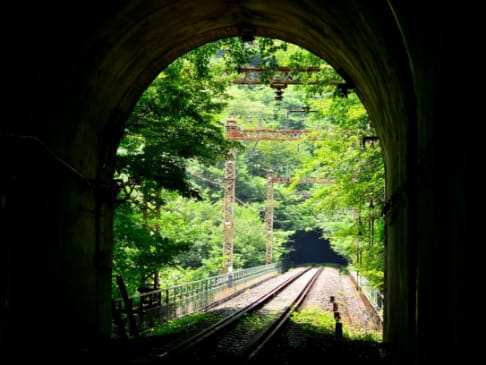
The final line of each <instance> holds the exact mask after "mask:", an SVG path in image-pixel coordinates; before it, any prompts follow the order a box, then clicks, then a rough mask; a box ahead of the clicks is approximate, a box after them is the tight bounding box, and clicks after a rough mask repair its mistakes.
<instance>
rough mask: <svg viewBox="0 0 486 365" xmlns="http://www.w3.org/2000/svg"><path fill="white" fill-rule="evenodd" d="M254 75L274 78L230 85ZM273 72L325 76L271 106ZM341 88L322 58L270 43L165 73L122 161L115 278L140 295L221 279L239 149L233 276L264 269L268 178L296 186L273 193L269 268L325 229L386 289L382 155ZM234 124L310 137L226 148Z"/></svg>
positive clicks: (225, 47)
mask: <svg viewBox="0 0 486 365" xmlns="http://www.w3.org/2000/svg"><path fill="white" fill-rule="evenodd" d="M245 65H252V66H259V67H263V68H264V69H265V70H267V72H265V73H264V74H263V77H262V79H263V83H262V84H259V85H235V84H234V83H233V81H234V80H236V79H238V78H240V77H241V75H240V73H239V71H240V68H241V67H242V66H245ZM276 66H285V67H290V68H294V69H297V68H304V67H318V68H319V72H313V73H312V75H310V76H309V75H305V78H304V76H303V75H302V74H303V73H299V72H297V71H296V72H294V73H292V77H293V79H295V80H299V81H301V83H300V84H296V85H289V86H288V87H285V88H284V89H282V91H283V93H282V98H281V100H276V97H275V96H276V92H275V89H274V88H272V87H270V86H269V84H270V81H271V79H272V70H274V69H275V67H276ZM337 84H341V85H342V84H344V81H343V79H342V77H341V76H340V75H339V74H338V73H337V72H335V71H334V70H333V69H332V68H331V67H330V66H329V65H327V64H326V63H325V62H324V61H323V60H321V59H318V58H317V57H315V56H314V55H312V54H311V53H309V52H307V51H305V50H303V49H301V48H298V47H296V46H294V45H291V44H288V43H284V42H281V41H274V40H270V39H266V38H257V39H256V40H255V41H253V42H247V43H244V42H242V41H241V40H239V39H236V38H235V39H227V40H221V41H218V42H215V43H211V44H208V45H205V46H203V47H200V48H198V49H195V50H193V51H191V52H189V53H188V54H186V55H184V56H183V57H180V58H179V59H178V60H177V61H175V62H174V63H173V64H171V65H170V66H169V67H167V68H166V69H165V70H164V71H163V72H162V73H161V74H160V75H159V76H158V77H157V78H156V79H155V80H154V81H153V83H152V84H151V86H150V87H149V88H148V89H147V90H146V91H145V93H144V94H143V95H142V96H141V98H140V100H139V102H138V104H137V105H136V107H135V109H134V110H133V112H132V115H131V117H130V119H129V121H128V122H127V125H126V127H125V135H124V137H123V140H122V143H121V145H120V148H119V151H118V156H117V160H118V164H117V174H116V176H115V178H116V181H117V182H118V186H119V189H120V190H119V194H118V203H117V204H118V206H117V209H116V216H115V227H114V241H115V243H114V244H115V249H114V258H113V261H114V268H113V276H114V277H115V276H116V275H121V276H122V277H123V278H124V280H125V282H126V284H127V286H128V288H129V291H130V293H135V291H136V289H137V288H138V287H140V286H142V285H144V284H152V285H153V282H154V280H155V281H156V282H158V283H159V285H160V286H169V285H174V284H176V283H179V282H184V281H190V280H195V279H198V278H202V277H205V276H208V275H215V274H219V273H220V271H221V264H222V242H223V222H222V221H223V189H222V183H223V179H224V162H225V159H226V158H227V153H228V151H229V149H230V148H232V147H236V148H237V153H236V156H237V157H236V173H237V178H236V192H235V200H236V203H235V240H234V269H235V270H237V269H240V268H246V267H251V266H256V265H262V264H264V263H265V244H266V241H265V226H264V209H265V204H266V189H267V182H266V174H267V171H268V170H273V171H274V174H275V175H276V176H280V177H282V178H292V179H293V182H292V183H291V184H284V183H278V184H275V186H274V189H275V194H274V199H275V207H274V225H273V261H278V260H280V258H281V257H282V255H285V253H286V252H287V251H288V248H287V247H288V245H286V242H287V241H288V240H289V237H291V236H292V234H294V233H295V232H296V231H297V230H309V231H311V230H318V231H320V232H323V235H324V237H325V238H327V239H329V240H330V242H331V245H332V247H333V248H334V249H335V251H336V252H338V253H339V254H342V255H343V256H345V257H346V258H348V260H349V261H350V262H351V263H352V265H353V266H354V267H355V268H356V269H357V270H359V271H360V272H361V273H362V274H364V275H365V276H367V277H368V278H369V279H370V280H371V281H372V282H373V283H374V285H375V286H376V287H378V288H381V286H382V279H383V244H384V242H383V241H384V232H383V230H384V228H383V227H384V224H383V219H382V217H381V208H382V204H383V197H384V184H385V182H384V166H383V159H382V155H381V150H380V145H379V141H378V140H376V138H375V132H374V128H373V121H372V120H370V119H369V117H368V115H367V113H366V110H365V108H364V107H363V105H362V104H361V102H360V100H359V98H358V97H357V95H356V94H355V93H354V92H353V91H352V89H351V90H347V89H346V88H342V87H339V86H337ZM228 118H234V119H235V120H236V122H237V124H238V126H239V127H241V128H243V129H244V130H245V129H275V130H281V129H306V130H312V131H313V133H311V134H309V135H308V136H307V137H306V138H304V139H302V140H298V141H263V140H253V141H229V140H227V139H226V136H225V122H226V120H227V119H228ZM305 179H307V180H305ZM306 181H307V183H305V182H306ZM309 181H315V182H317V183H308V182H309ZM114 283H115V281H114ZM114 289H115V290H113V293H114V294H113V295H114V296H117V295H118V291H117V290H116V287H114Z"/></svg>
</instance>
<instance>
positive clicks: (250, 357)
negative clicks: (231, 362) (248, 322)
mask: <svg viewBox="0 0 486 365" xmlns="http://www.w3.org/2000/svg"><path fill="white" fill-rule="evenodd" d="M322 270H323V268H322V267H321V268H319V269H318V270H317V271H316V273H315V274H314V275H313V276H312V278H311V279H310V280H309V282H308V283H307V284H306V286H305V287H304V289H303V290H302V291H301V292H300V294H299V295H298V297H297V298H295V300H294V301H293V302H292V303H291V304H290V305H288V306H287V307H286V308H285V309H284V310H283V311H282V313H281V314H280V315H279V316H278V318H277V319H276V320H275V321H273V322H272V323H271V324H270V325H269V326H268V328H267V329H266V330H265V331H262V332H261V333H260V335H258V336H257V337H255V338H254V339H253V340H252V342H251V344H250V345H249V346H248V347H247V349H246V350H245V351H244V352H243V354H242V355H243V356H244V361H243V363H244V364H248V363H250V362H251V361H254V360H255V358H256V356H257V355H258V354H259V353H260V351H261V350H262V349H263V347H264V346H265V345H266V344H267V343H268V342H269V341H270V340H271V339H272V338H273V337H274V336H275V335H276V334H277V333H278V331H279V330H280V328H282V326H283V325H284V324H285V323H287V320H288V319H289V317H290V315H291V314H292V312H294V311H295V310H297V309H298V308H299V307H300V306H301V304H302V302H303V301H304V299H305V298H306V297H307V295H308V294H309V292H310V290H311V288H312V286H313V285H314V283H315V282H316V280H317V278H318V277H319V275H320V274H321V273H322ZM250 351H251V352H250Z"/></svg>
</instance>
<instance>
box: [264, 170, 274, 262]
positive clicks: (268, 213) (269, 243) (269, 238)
mask: <svg viewBox="0 0 486 365" xmlns="http://www.w3.org/2000/svg"><path fill="white" fill-rule="evenodd" d="M273 179H274V176H273V171H272V170H267V204H266V206H265V241H266V249H265V263H266V264H271V263H272V248H273V206H274V200H273Z"/></svg>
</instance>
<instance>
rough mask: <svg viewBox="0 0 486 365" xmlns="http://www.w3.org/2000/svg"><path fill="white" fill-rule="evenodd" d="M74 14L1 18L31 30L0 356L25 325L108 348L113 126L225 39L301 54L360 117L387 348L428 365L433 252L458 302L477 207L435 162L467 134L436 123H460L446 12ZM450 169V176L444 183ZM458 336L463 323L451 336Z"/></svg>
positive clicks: (12, 181) (292, 4) (18, 13)
mask: <svg viewBox="0 0 486 365" xmlns="http://www.w3.org/2000/svg"><path fill="white" fill-rule="evenodd" d="M36 6H37V7H36ZM49 6H52V7H53V8H50V7H49ZM65 6H68V5H65ZM69 6H70V7H66V8H63V7H62V6H61V5H56V6H54V5H45V4H43V5H32V6H30V7H27V8H22V7H20V6H19V5H9V14H10V17H9V18H10V19H9V20H8V21H7V22H6V24H4V26H5V25H6V26H8V27H10V29H16V24H15V22H16V21H18V19H22V21H23V25H24V28H23V29H24V30H25V31H24V33H22V34H20V33H19V34H16V35H15V36H12V37H11V38H10V39H9V40H7V47H8V49H9V50H10V51H11V53H12V54H15V55H16V57H14V58H13V59H12V60H11V63H10V64H8V65H7V66H6V67H7V68H8V69H9V70H12V72H11V73H10V74H9V75H7V85H9V86H10V89H9V90H10V94H9V95H8V100H7V101H8V106H9V107H8V110H9V117H10V119H9V121H8V122H6V123H2V134H1V141H2V144H1V145H2V147H1V148H2V151H1V152H2V158H3V160H4V161H2V162H3V166H5V179H2V183H1V186H0V187H1V190H0V192H1V195H2V196H1V207H2V217H1V218H2V221H3V222H4V224H5V227H6V228H5V230H4V233H3V234H4V237H5V240H4V242H6V244H5V245H6V248H7V254H6V257H7V259H8V260H7V261H8V265H6V266H5V267H4V268H3V278H4V281H5V284H6V285H5V286H4V287H5V288H6V289H4V291H3V293H2V300H3V310H2V328H1V331H2V332H1V336H2V343H12V344H13V345H19V344H21V343H24V342H25V336H24V334H23V332H22V330H21V328H24V327H27V326H28V324H29V323H31V321H33V322H32V323H35V326H36V327H39V328H43V331H44V333H45V334H46V335H45V336H44V338H45V341H44V342H49V343H52V344H53V345H52V347H53V348H54V349H55V346H56V345H55V344H62V345H63V346H67V347H77V346H84V345H85V344H88V343H90V342H92V341H93V339H96V341H102V340H103V339H106V338H107V336H108V334H109V326H110V295H109V287H110V281H109V280H110V279H109V276H110V262H111V224H112V204H111V199H112V190H111V188H112V187H111V185H110V182H111V176H112V172H113V160H114V155H115V151H116V147H117V145H118V142H119V139H120V136H121V133H122V131H123V123H124V121H125V120H126V118H127V116H128V114H129V113H130V111H131V108H132V107H133V105H134V104H135V102H136V101H137V99H138V97H139V96H140V94H141V92H142V91H143V90H144V89H145V88H146V87H147V86H148V84H149V83H150V82H151V80H152V79H153V78H154V77H155V76H156V75H157V73H158V72H160V71H161V70H162V69H163V68H164V67H165V66H167V65H168V64H169V63H170V62H171V61H172V60H174V59H175V58H177V57H178V56H180V55H182V54H183V53H184V52H186V51H188V50H190V49H193V48H195V47H197V46H199V45H202V44H204V43H207V42H210V41H213V40H216V39H219V38H223V37H232V36H247V35H249V34H251V35H259V36H265V37H271V38H277V39H282V40H284V41H288V42H291V43H295V44H298V45H300V46H302V47H304V48H306V49H308V50H310V51H312V52H313V53H315V54H316V55H318V56H320V57H322V58H324V59H325V60H326V61H328V62H329V63H330V64H331V65H332V66H333V67H334V68H335V69H337V70H338V71H339V72H341V74H342V75H343V76H345V78H346V79H347V80H348V81H349V83H350V84H352V86H353V87H354V88H355V89H356V91H357V93H358V95H359V96H360V98H361V100H362V101H363V103H364V104H365V106H366V108H367V109H368V112H369V114H370V116H371V118H372V119H373V121H374V122H375V125H376V129H377V131H378V134H379V136H380V139H381V142H382V145H383V149H384V158H385V165H386V173H387V205H386V209H385V211H386V213H387V217H388V218H387V248H386V249H387V268H386V308H387V309H386V313H385V339H386V340H387V341H390V342H392V343H394V344H396V345H397V346H398V348H399V349H400V351H402V352H403V353H404V354H407V356H410V357H412V358H416V359H422V358H424V357H426V352H425V351H424V350H423V348H422V346H424V345H423V344H424V343H425V342H426V340H425V339H427V338H428V337H429V336H430V334H431V333H436V330H435V327H436V326H438V327H439V328H441V326H443V325H442V324H441V320H440V313H447V312H452V311H453V309H454V308H456V307H457V306H459V302H458V300H453V301H450V302H448V304H447V308H445V309H443V310H442V311H441V312H440V313H437V312H436V311H434V306H435V304H436V303H437V302H438V299H437V298H434V295H436V294H437V293H439V294H440V292H441V291H442V290H444V288H445V287H444V286H440V287H438V288H436V287H435V286H434V282H433V280H432V277H433V272H434V270H435V269H437V268H438V267H439V266H438V265H433V261H434V260H433V259H432V257H433V253H434V254H435V252H436V249H437V247H439V246H441V247H444V246H445V249H444V250H443V251H441V253H440V256H439V259H441V260H446V261H448V262H451V263H452V265H451V267H452V268H453V270H452V271H451V272H450V273H448V277H450V278H451V279H452V280H451V282H453V283H454V286H453V288H452V291H453V293H454V296H453V297H454V298H458V297H459V296H460V294H461V293H463V291H464V290H465V289H464V288H463V287H462V286H461V285H460V284H459V283H460V281H461V280H460V279H459V278H461V277H463V276H461V275H462V274H461V272H462V270H463V269H464V268H465V265H466V264H465V263H464V262H465V260H463V256H464V254H463V253H462V252H463V251H462V249H459V247H460V244H461V243H462V242H463V241H462V239H463V238H464V236H465V235H466V236H467V234H466V233H465V232H464V230H465V227H466V226H467V223H466V222H467V217H468V214H471V213H468V207H469V205H472V202H473V201H474V200H473V198H472V196H465V195H464V194H463V191H464V188H465V187H466V186H467V184H468V183H469V182H470V181H472V180H473V179H472V176H471V174H470V173H469V172H468V165H467V164H463V161H464V158H463V156H466V155H467V153H466V152H463V153H462V154H460V155H458V156H456V155H454V156H453V155H451V154H450V153H446V155H443V154H442V153H443V152H444V151H447V144H446V142H444V140H445V139H444V137H447V136H449V135H450V134H452V133H455V134H456V135H457V134H459V136H463V135H465V130H464V129H461V128H457V126H454V127H453V126H452V125H449V124H447V123H443V120H450V119H451V118H458V117H460V115H459V114H460V113H459V108H458V107H453V106H452V104H450V105H449V108H448V110H447V113H446V112H445V111H443V110H440V108H439V106H440V105H444V104H448V103H449V102H450V101H451V100H452V99H451V98H452V96H451V95H452V91H451V87H450V85H446V84H445V82H444V81H443V80H442V76H443V75H444V74H446V73H447V71H446V70H447V68H448V67H450V66H451V65H452V64H454V63H455V62H459V63H460V59H459V53H460V52H459V50H458V49H457V48H456V44H457V43H454V42H455V41H456V40H457V39H458V38H459V37H460V33H459V34H458V33H457V32H456V33H454V32H453V30H450V27H449V25H450V24H451V23H452V24H455V16H456V15H457V14H458V13H454V12H453V11H452V10H455V9H454V8H453V7H452V5H451V6H450V7H449V8H447V9H448V10H451V11H450V12H441V13H439V14H438V15H437V14H435V13H434V10H433V9H432V10H430V9H429V10H427V9H421V11H420V12H419V14H416V13H415V11H414V10H415V8H414V5H413V4H395V3H393V2H385V1H378V2H373V3H364V2H361V1H358V0H347V1H340V2H333V1H317V0H309V1H306V2H301V1H292V0H284V1H280V2H279V3H278V5H277V4H272V5H269V4H268V3H267V2H265V1H262V0H248V1H245V0H242V1H225V0H211V1H209V2H205V4H204V6H201V4H200V2H199V1H196V0H185V1H180V2H166V1H161V2H150V3H141V2H138V1H127V2H125V3H124V4H123V5H114V4H112V3H105V4H102V5H100V4H97V6H96V9H94V8H92V7H91V6H90V4H89V3H86V4H78V5H76V6H71V5H69ZM433 15H437V16H435V17H432V16H433ZM430 18H434V19H435V23H434V26H433V27H431V26H430V22H429V19H430ZM441 30H446V31H445V32H441ZM26 37H27V38H28V39H26ZM440 56H443V59H441V60H440V62H439V57H440ZM446 56H447V57H446ZM443 60H447V61H446V62H442V61H443ZM7 62H8V61H7ZM33 65H34V67H33ZM27 71H29V72H27ZM455 85H456V86H458V87H460V86H462V81H461V80H459V79H457V80H455ZM25 100H28V101H29V103H28V108H26V107H25V105H26V101H25ZM54 101H55V103H54ZM438 127H440V128H438ZM431 162H433V163H431ZM450 164H452V165H453V167H454V168H455V172H456V173H455V175H454V179H453V181H452V180H451V181H449V182H444V172H443V171H444V168H446V167H447V166H449V165H450ZM430 166H432V168H431V169H429V168H428V167H430ZM470 166H473V165H472V162H471V165H470ZM447 176H449V177H452V176H453V175H452V174H451V173H449V175H447ZM439 180H440V183H439V187H438V188H437V185H436V182H437V181H439ZM422 181H425V184H422ZM429 182H431V184H430V185H428V183H429ZM431 186H432V187H431ZM445 194H448V196H449V199H447V200H446V201H444V199H443V196H444V195H445ZM419 198H420V199H419ZM448 212H449V213H451V214H448ZM451 217H455V218H457V219H452V218H451ZM443 221H446V222H450V224H449V225H448V229H447V230H444V229H442V230H439V229H438V228H433V227H435V226H436V225H438V224H440V223H442V222H443ZM423 227H427V228H425V229H424V228H423ZM442 227H443V225H442ZM38 242H47V243H48V244H46V245H38ZM32 272H35V273H36V275H37V279H36V280H35V281H34V282H33V281H32V280H31V278H32ZM26 283H28V290H26ZM46 287H47V288H53V289H55V290H52V291H50V293H51V296H52V297H51V298H49V300H47V299H46V301H45V302H44V301H42V302H41V303H38V304H37V305H36V307H35V313H39V314H40V313H42V315H37V316H35V318H32V317H29V316H26V315H25V313H28V312H29V311H32V307H31V301H30V300H29V299H30V298H31V297H43V294H44V293H45V291H46ZM52 302H57V303H66V305H63V306H62V307H56V306H54V307H53V306H51V305H50V304H49V303H52ZM66 318H69V321H66V320H64V319H66ZM461 325H462V324H461V321H460V318H459V316H457V317H454V318H453V321H452V324H450V326H451V327H452V328H456V329H459V328H460V327H461ZM439 332H440V331H439ZM458 336H459V337H458ZM444 341H445V343H448V344H450V345H451V347H452V348H457V349H459V348H461V346H462V345H463V340H462V338H461V337H460V335H459V334H457V335H453V336H445V335H444V336H443V337H440V338H439V339H438V340H437V346H439V344H442V343H444ZM33 342H34V341H32V343H33ZM41 342H43V341H41ZM36 347H38V346H36ZM41 347H42V346H41ZM51 350H52V349H51ZM46 351H49V349H48V350H46Z"/></svg>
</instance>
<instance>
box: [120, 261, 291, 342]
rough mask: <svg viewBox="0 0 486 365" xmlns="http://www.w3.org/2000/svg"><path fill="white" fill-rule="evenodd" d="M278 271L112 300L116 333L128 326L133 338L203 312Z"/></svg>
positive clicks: (256, 270)
mask: <svg viewBox="0 0 486 365" xmlns="http://www.w3.org/2000/svg"><path fill="white" fill-rule="evenodd" d="M281 270H282V265H281V263H273V264H267V265H261V266H256V267H252V268H247V269H243V270H238V271H234V272H231V273H227V274H220V275H214V276H211V277H208V278H206V279H199V280H196V281H192V282H189V283H183V284H178V285H175V286H171V287H167V288H159V289H154V290H150V291H147V292H144V293H140V294H136V295H132V296H130V297H128V296H126V297H125V298H115V299H113V306H112V307H113V319H114V322H115V324H116V328H117V333H118V335H119V334H120V333H123V332H125V333H126V328H125V327H127V325H128V330H129V332H130V333H131V334H132V335H135V333H138V332H144V331H145V330H147V329H150V328H153V327H155V326H157V325H161V324H162V323H164V322H166V321H168V320H170V319H174V318H178V317H181V316H184V315H187V314H191V313H194V312H197V311H202V310H205V309H207V308H209V307H210V306H211V305H214V304H215V303H218V302H221V301H224V300H227V299H229V298H230V297H232V296H234V295H236V294H238V293H239V292H241V291H242V290H245V289H247V288H249V287H251V286H253V285H256V284H257V283H259V282H261V281H263V280H266V279H267V278H270V277H271V276H275V275H277V274H278V273H280V272H281ZM130 318H135V321H136V327H137V328H134V327H135V326H133V325H132V324H131V323H133V322H134V321H133V320H129V319H130ZM130 322H131V323H130ZM114 327H115V326H114ZM114 335H115V334H114Z"/></svg>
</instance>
